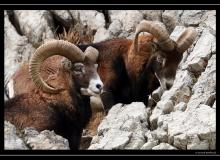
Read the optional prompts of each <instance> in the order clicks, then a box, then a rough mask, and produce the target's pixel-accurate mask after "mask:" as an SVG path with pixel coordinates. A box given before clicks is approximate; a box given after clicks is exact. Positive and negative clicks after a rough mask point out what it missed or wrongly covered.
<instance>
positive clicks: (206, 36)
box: [186, 29, 216, 73]
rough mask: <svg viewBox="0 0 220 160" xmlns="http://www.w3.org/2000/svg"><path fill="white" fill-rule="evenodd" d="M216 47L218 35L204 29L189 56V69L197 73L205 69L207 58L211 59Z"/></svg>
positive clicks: (187, 62) (187, 63)
mask: <svg viewBox="0 0 220 160" xmlns="http://www.w3.org/2000/svg"><path fill="white" fill-rule="evenodd" d="M215 48H216V37H215V36H213V35H212V34H211V33H210V32H209V31H208V30H207V29H204V30H203V32H202V35H201V37H200V38H199V40H198V41H197V43H196V45H195V47H194V49H193V51H192V53H190V55H189V56H188V57H187V61H186V65H187V66H188V70H190V71H191V72H196V73H197V72H202V71H204V69H205V66H206V64H207V60H208V59H210V57H211V53H213V52H215V50H216V49H215Z"/></svg>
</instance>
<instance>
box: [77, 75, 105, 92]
mask: <svg viewBox="0 0 220 160" xmlns="http://www.w3.org/2000/svg"><path fill="white" fill-rule="evenodd" d="M102 92H103V83H102V81H101V79H100V77H99V76H98V75H96V76H95V78H92V79H91V80H90V82H89V86H88V88H81V94H83V95H87V96H99V95H100V94H101V93H102Z"/></svg>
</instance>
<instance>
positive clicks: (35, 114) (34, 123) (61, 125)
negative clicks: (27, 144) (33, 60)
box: [5, 56, 96, 149]
mask: <svg viewBox="0 0 220 160" xmlns="http://www.w3.org/2000/svg"><path fill="white" fill-rule="evenodd" d="M61 59H62V57H61V56H53V57H51V58H48V59H47V60H46V61H45V62H44V63H43V65H42V68H41V76H42V78H43V79H46V83H47V84H48V85H50V86H52V87H54V88H57V87H58V88H62V89H63V90H62V91H61V92H59V93H58V94H50V93H46V92H43V91H42V90H41V89H39V88H38V87H36V85H35V84H34V82H33V81H32V80H31V77H30V75H29V73H28V64H23V66H22V67H21V68H20V69H19V70H18V71H17V72H16V74H15V75H14V77H13V78H14V80H15V81H14V83H15V91H16V96H15V97H14V98H12V99H10V100H9V101H7V102H6V103H5V120H7V121H10V122H11V123H13V124H14V125H15V126H16V127H18V128H20V129H24V128H26V127H34V128H36V129H37V130H38V131H42V130H46V129H48V130H54V131H55V132H56V133H57V134H59V135H61V136H63V137H65V138H67V139H68V140H69V144H70V148H71V149H78V148H79V144H80V137H81V133H82V129H83V128H84V127H85V126H86V124H87V123H88V122H89V119H90V117H91V107H90V101H89V96H83V95H81V93H80V88H81V87H84V88H86V87H88V85H89V80H90V77H89V75H90V76H94V75H93V74H94V72H95V70H96V69H95V66H94V65H93V64H92V63H91V62H90V61H89V59H87V60H85V62H84V65H85V66H86V67H85V74H86V75H84V76H82V77H81V76H79V77H77V76H74V75H73V73H72V72H74V71H72V70H66V69H65V68H63V67H62V66H61V63H60V62H61ZM86 79H87V80H86Z"/></svg>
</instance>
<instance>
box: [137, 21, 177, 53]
mask: <svg viewBox="0 0 220 160" xmlns="http://www.w3.org/2000/svg"><path fill="white" fill-rule="evenodd" d="M141 32H148V33H150V34H152V35H153V36H154V37H155V38H156V39H157V40H158V45H159V46H160V48H161V49H162V50H164V51H171V50H173V49H174V42H173V41H172V39H170V37H169V34H168V32H167V30H166V29H165V28H163V27H161V26H159V25H158V24H155V23H153V21H146V20H143V21H141V22H140V24H139V25H138V26H137V28H136V32H135V39H134V49H135V51H136V52H138V48H139V47H138V35H139V34H140V33H141Z"/></svg>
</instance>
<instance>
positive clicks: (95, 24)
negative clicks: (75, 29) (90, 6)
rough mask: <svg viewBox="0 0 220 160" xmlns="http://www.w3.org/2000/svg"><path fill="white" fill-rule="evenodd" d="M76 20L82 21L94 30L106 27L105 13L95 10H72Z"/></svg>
mask: <svg viewBox="0 0 220 160" xmlns="http://www.w3.org/2000/svg"><path fill="white" fill-rule="evenodd" d="M70 13H71V15H72V17H73V19H74V20H75V21H80V23H82V24H83V25H84V26H88V27H89V28H90V29H92V30H98V29H99V28H104V27H105V17H104V15H103V13H100V12H98V11H95V10H70Z"/></svg>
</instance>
